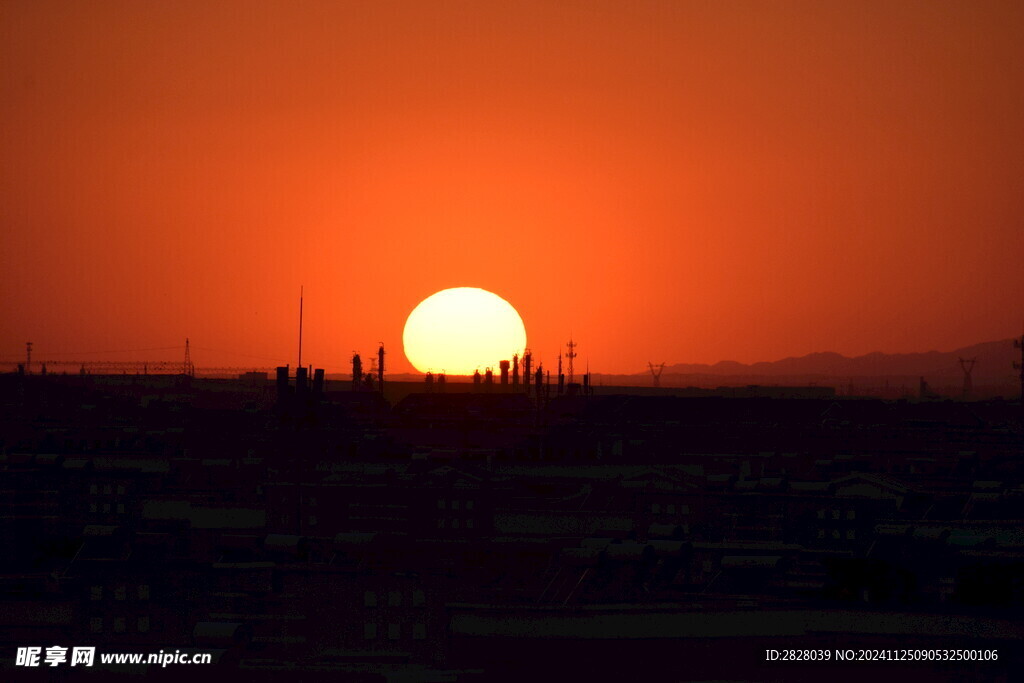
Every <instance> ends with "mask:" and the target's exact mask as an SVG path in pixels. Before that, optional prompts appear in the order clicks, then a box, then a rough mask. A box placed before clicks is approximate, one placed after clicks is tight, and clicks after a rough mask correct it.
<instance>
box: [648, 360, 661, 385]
mask: <svg viewBox="0 0 1024 683" xmlns="http://www.w3.org/2000/svg"><path fill="white" fill-rule="evenodd" d="M647 367H649V368H650V369H651V378H652V379H653V380H654V386H656V387H660V386H661V371H662V370H664V369H665V364H664V363H662V364H661V365H655V364H654V363H652V362H650V361H647Z"/></svg>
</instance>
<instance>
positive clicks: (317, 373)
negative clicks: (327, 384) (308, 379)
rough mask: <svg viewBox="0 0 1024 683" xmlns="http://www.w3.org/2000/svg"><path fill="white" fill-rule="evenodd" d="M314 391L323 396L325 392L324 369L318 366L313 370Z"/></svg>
mask: <svg viewBox="0 0 1024 683" xmlns="http://www.w3.org/2000/svg"><path fill="white" fill-rule="evenodd" d="M313 393H314V394H316V395H317V396H321V395H323V393H324V369H323V368H317V369H316V370H314V371H313Z"/></svg>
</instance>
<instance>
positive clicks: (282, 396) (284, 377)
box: [82, 365, 291, 403]
mask: <svg viewBox="0 0 1024 683" xmlns="http://www.w3.org/2000/svg"><path fill="white" fill-rule="evenodd" d="M82 367H83V368H84V367H85V366H82ZM289 389H290V387H289V386H288V366H287V365H281V366H278V368H277V401H278V403H283V402H285V401H287V400H288V395H289V394H290V393H291V392H290V391H289Z"/></svg>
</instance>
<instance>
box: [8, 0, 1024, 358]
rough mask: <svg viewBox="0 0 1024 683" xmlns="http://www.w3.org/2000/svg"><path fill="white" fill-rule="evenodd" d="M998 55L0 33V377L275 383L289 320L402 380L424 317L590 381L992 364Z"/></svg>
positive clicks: (642, 37) (639, 21) (57, 30)
mask: <svg viewBox="0 0 1024 683" xmlns="http://www.w3.org/2000/svg"><path fill="white" fill-rule="evenodd" d="M1022 36H1024V3H1022V2H1014V1H1008V2H984V1H973V0H972V1H970V2H967V1H958V2H940V1H935V0H926V1H921V2H895V1H881V0H879V1H876V2H865V1H863V0H858V1H856V2H841V1H836V2H821V1H820V0H814V1H811V2H769V1H766V0H765V1H758V2H730V1H721V2H718V1H708V2H696V1H694V2H688V1H685V0H673V1H668V2H626V1H625V0H623V1H620V2H607V3H606V2H596V1H594V0H580V1H579V2H568V1H566V2H557V1H553V0H544V1H542V2H526V1H519V0H517V1H515V2H480V1H472V0H467V1H466V2H427V1H409V2H378V1H373V2H351V3H347V2H293V1H289V2H280V3H275V2H256V1H248V0H247V1H244V2H212V3H211V2H208V1H206V0H204V1H199V2H179V1H174V2H123V3H122V2H41V1H40V0H29V1H24V2H21V1H16V0H6V1H5V2H2V3H0V112H2V113H0V123H2V125H0V160H2V161H0V221H2V228H0V255H2V269H0V360H4V361H15V360H18V359H21V358H22V357H23V355H24V343H25V342H26V341H32V342H34V344H35V347H34V350H33V357H34V358H36V359H45V358H54V359H57V358H64V359H71V358H82V359H86V360H88V359H93V358H100V357H102V358H123V359H132V358H148V359H158V358H168V359H171V360H177V359H178V358H179V357H180V354H179V352H178V351H175V350H170V351H150V352H144V351H140V350H142V349H153V348H163V347H174V346H183V345H184V340H185V338H186V337H189V338H190V340H191V344H192V346H193V350H192V357H193V360H194V361H195V363H196V364H197V365H198V366H201V367H202V366H215V365H216V366H239V367H247V366H252V367H257V366H258V367H269V366H272V365H276V364H279V363H281V364H283V363H289V362H290V363H292V364H293V365H294V363H295V355H296V337H297V323H298V296H299V288H300V286H304V287H305V323H306V325H305V333H304V348H303V360H304V362H306V363H312V364H314V365H316V366H318V367H324V368H326V369H327V370H328V372H346V371H347V370H348V361H349V357H350V356H351V353H352V351H355V350H358V351H361V352H362V353H363V355H364V357H366V356H369V355H370V354H371V353H373V352H374V351H375V350H376V347H377V343H378V342H379V341H383V342H384V344H385V346H386V347H387V349H388V351H389V357H388V358H389V363H390V365H391V368H392V369H394V370H395V371H411V369H412V368H411V366H410V365H409V363H408V361H407V360H406V359H405V358H404V356H403V354H402V352H401V348H402V328H403V324H404V322H405V319H406V316H407V315H408V314H409V313H410V312H411V311H412V309H413V308H414V307H415V306H416V305H417V304H418V303H419V302H420V301H421V300H422V299H424V298H425V297H427V296H429V295H430V294H432V293H434V292H436V291H438V290H441V289H445V288H448V287H459V286H471V287H481V288H484V289H487V290H489V291H492V292H494V293H496V294H498V295H500V296H501V297H503V298H504V299H506V300H507V301H509V302H510V303H511V304H512V305H513V306H514V307H515V308H516V309H517V310H518V311H519V313H520V314H521V316H522V319H523V321H524V322H525V325H526V329H527V336H528V343H529V346H530V347H532V349H533V351H534V354H535V358H539V359H542V360H544V361H545V364H546V365H549V364H550V365H553V364H554V361H555V357H556V355H557V353H558V351H559V350H560V349H564V345H565V342H566V341H568V339H569V336H570V334H572V335H573V336H574V337H575V338H576V340H577V341H578V342H579V348H578V353H579V359H578V361H577V362H578V363H579V362H585V361H589V363H590V367H591V368H592V369H593V370H595V371H598V372H612V373H626V372H641V371H643V370H645V368H646V367H647V361H649V360H651V361H655V362H660V361H668V362H669V363H674V362H711V363H713V362H716V361H718V360H725V359H731V360H738V361H742V362H753V361H759V360H775V359H778V358H782V357H786V356H795V355H803V354H806V353H809V352H814V351H837V352H840V353H844V354H846V355H859V354H863V353H868V352H871V351H884V352H908V351H926V350H930V349H938V350H951V349H955V348H957V347H959V346H965V345H968V344H973V343H976V342H981V341H990V340H995V339H1004V338H1007V337H1010V336H1013V335H1020V334H1021V329H1022V321H1024V268H1022V258H1024V40H1022ZM107 350H119V351H123V353H120V354H112V355H99V356H98V355H97V354H96V353H94V352H98V351H107ZM87 354H88V355H87ZM497 360H498V359H495V361H497Z"/></svg>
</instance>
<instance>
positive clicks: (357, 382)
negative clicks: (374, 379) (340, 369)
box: [352, 353, 363, 391]
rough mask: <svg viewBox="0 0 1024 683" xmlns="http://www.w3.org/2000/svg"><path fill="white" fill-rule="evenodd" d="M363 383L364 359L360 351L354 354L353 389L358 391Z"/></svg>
mask: <svg viewBox="0 0 1024 683" xmlns="http://www.w3.org/2000/svg"><path fill="white" fill-rule="evenodd" d="M362 383H363V360H362V359H361V358H360V357H359V354H358V353H354V354H352V390H353V391H358V390H359V389H360V387H361V385H362Z"/></svg>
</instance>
